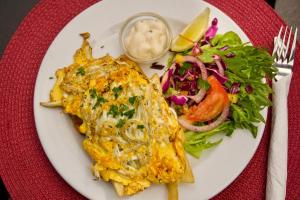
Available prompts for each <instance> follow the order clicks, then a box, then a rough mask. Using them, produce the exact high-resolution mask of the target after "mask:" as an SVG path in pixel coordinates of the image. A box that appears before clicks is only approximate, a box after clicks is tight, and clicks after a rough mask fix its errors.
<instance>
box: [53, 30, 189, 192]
mask: <svg viewBox="0 0 300 200" xmlns="http://www.w3.org/2000/svg"><path fill="white" fill-rule="evenodd" d="M83 37H84V42H83V45H82V47H81V49H79V50H77V52H76V54H75V56H74V63H73V64H72V65H70V66H69V67H66V68H64V69H59V70H58V71H57V73H56V76H57V81H56V84H55V85H54V88H53V90H52V91H51V100H52V101H61V102H62V106H63V109H64V112H65V113H68V114H70V115H73V116H76V117H77V118H79V119H80V122H81V123H80V124H79V125H78V129H79V131H80V132H81V133H83V134H85V139H84V141H83V148H84V149H85V150H86V151H87V153H88V154H89V155H90V157H91V158H92V159H93V162H94V163H93V166H92V170H93V172H94V174H95V176H97V177H101V178H102V179H103V180H104V181H113V182H117V183H118V184H121V185H122V186H123V187H124V194H126V195H131V194H134V193H136V192H138V191H141V190H143V189H145V188H147V187H149V186H150V185H151V183H171V182H176V181H178V180H180V178H181V177H182V175H183V174H184V171H185V166H186V165H185V162H186V160H185V158H184V150H183V147H182V145H181V143H182V140H181V136H180V133H181V131H180V130H181V128H180V126H179V124H178V122H177V120H176V116H175V115H174V113H173V112H172V111H170V109H169V107H168V105H167V103H166V102H165V100H164V98H163V96H162V92H161V89H160V83H159V78H158V76H156V75H155V76H154V77H152V78H151V79H148V78H147V77H146V76H145V75H144V74H143V72H142V71H141V69H140V68H139V67H138V66H137V65H136V64H135V63H134V62H132V61H130V60H128V58H126V57H124V56H121V57H120V58H118V59H114V58H112V57H110V56H105V57H102V58H99V59H94V58H93V56H92V55H91V48H90V47H89V44H88V42H87V38H88V35H86V34H83Z"/></svg>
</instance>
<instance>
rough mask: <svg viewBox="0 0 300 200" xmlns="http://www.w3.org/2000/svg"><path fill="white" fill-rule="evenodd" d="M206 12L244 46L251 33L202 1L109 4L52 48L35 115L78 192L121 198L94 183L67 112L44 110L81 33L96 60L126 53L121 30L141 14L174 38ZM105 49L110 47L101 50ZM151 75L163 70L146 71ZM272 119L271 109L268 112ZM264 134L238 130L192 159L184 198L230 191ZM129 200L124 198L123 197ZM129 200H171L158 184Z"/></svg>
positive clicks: (83, 16) (47, 146) (79, 20)
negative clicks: (157, 20) (154, 17)
mask: <svg viewBox="0 0 300 200" xmlns="http://www.w3.org/2000/svg"><path fill="white" fill-rule="evenodd" d="M205 7H210V9H211V18H212V17H217V18H218V20H219V32H220V33H222V32H226V31H229V30H232V31H234V32H236V33H238V34H239V35H240V37H241V38H242V40H243V41H249V39H248V38H247V36H246V35H245V33H244V32H243V31H242V30H241V29H240V28H239V27H238V25H236V24H235V23H234V21H233V20H231V19H230V18H229V17H228V16H226V15H225V14H224V13H222V12H221V11H220V10H218V9H217V8H215V7H214V6H212V5H210V4H208V3H206V2H203V1H201V0H184V1H183V0H122V1H121V0H103V1H101V2H99V3H97V4H95V5H93V6H91V7H90V8H88V9H86V10H85V11H83V12H82V13H80V14H79V15H78V16H76V17H75V18H74V19H73V20H72V21H71V22H70V23H69V24H68V25H67V26H66V27H65V28H64V29H63V30H62V31H61V32H60V33H59V34H58V36H57V37H56V38H55V40H54V41H53V43H52V44H51V46H50V47H49V49H48V51H47V53H46V55H45V57H44V59H43V62H42V64H41V67H40V71H39V73H38V77H37V80H36V86H35V93H34V115H35V122H36V127H37V131H38V135H39V138H40V141H41V143H42V146H43V148H44V150H45V152H46V154H47V156H48V158H49V160H50V162H51V163H52V165H53V166H54V167H55V169H56V170H57V171H58V173H59V174H60V175H61V176H62V177H63V178H64V179H65V180H66V181H67V182H68V183H69V184H70V185H71V186H72V187H73V188H74V189H76V190H77V191H78V192H80V193H81V194H83V195H84V196H86V197H87V198H89V199H109V200H112V199H119V198H118V197H117V195H116V193H115V191H114V189H113V187H112V186H111V185H110V184H109V183H105V182H103V181H94V180H93V178H94V177H93V176H92V173H91V170H90V166H91V160H90V158H89V156H88V155H87V154H86V153H85V151H84V150H83V149H82V146H81V142H82V139H83V137H82V136H81V135H80V134H78V133H77V131H76V130H75V129H74V127H73V124H72V122H71V120H70V119H69V117H68V116H66V115H65V114H63V113H62V111H61V109H48V108H44V107H41V106H40V105H39V102H41V101H47V100H48V98H49V92H50V90H51V88H52V86H53V84H54V82H55V79H53V80H50V79H49V77H50V76H54V74H55V71H56V70H57V69H58V68H60V67H63V66H68V65H69V64H71V63H72V59H73V54H74V52H75V50H76V49H77V48H79V47H80V45H81V43H82V39H81V38H80V37H79V33H82V32H90V33H91V35H92V36H93V38H92V45H93V46H94V49H93V52H94V55H95V56H100V55H105V54H106V53H110V54H111V55H113V56H115V57H117V56H118V55H119V54H120V53H121V50H120V47H119V43H118V31H119V28H120V24H121V23H122V22H124V20H125V19H126V18H128V17H129V16H131V15H134V14H136V13H138V12H143V11H150V12H155V13H158V14H160V15H162V16H163V17H165V18H166V19H167V21H168V22H169V23H170V25H171V27H172V29H173V34H174V35H175V34H177V33H178V32H179V30H181V29H182V27H183V26H184V25H185V24H187V23H189V22H190V21H191V20H192V19H193V18H194V17H195V16H196V15H197V14H198V13H199V12H200V11H202V10H203V9H204V8H205ZM102 45H104V48H100V47H101V46H102ZM145 72H146V74H148V75H149V74H152V73H154V72H159V71H155V70H153V71H151V70H147V69H146V70H145ZM262 114H263V116H264V117H265V118H266V114H267V110H266V109H265V110H263V112H262ZM263 130H264V124H262V123H261V124H259V128H258V136H257V138H256V139H253V138H252V136H251V134H250V133H249V132H248V131H243V130H236V131H235V132H234V134H233V136H232V137H231V138H225V140H224V141H223V142H222V144H221V145H219V146H218V147H216V148H214V149H212V150H209V151H207V152H205V153H204V154H203V156H202V157H201V159H199V160H196V159H194V158H192V157H189V159H190V162H191V164H192V168H193V172H194V176H195V179H196V182H195V183H194V184H181V185H180V199H197V200H199V199H208V198H211V197H212V196H214V195H216V194H217V193H219V192H220V191H222V190H223V189H224V188H226V187H227V186H228V185H229V184H230V183H231V182H232V181H233V180H234V179H235V178H236V177H238V176H239V174H240V173H241V172H242V170H243V169H244V168H245V167H246V165H247V164H248V162H249V161H250V160H251V158H252V156H253V154H254V153H255V151H256V149H257V147H258V144H259V142H260V140H261V136H262V133H263ZM123 199H124V198H123ZM126 199H143V200H147V199H156V200H159V199H167V192H166V188H165V187H164V186H163V185H153V186H151V187H150V188H148V189H146V190H145V191H144V192H140V193H138V194H136V195H134V196H132V197H128V198H126Z"/></svg>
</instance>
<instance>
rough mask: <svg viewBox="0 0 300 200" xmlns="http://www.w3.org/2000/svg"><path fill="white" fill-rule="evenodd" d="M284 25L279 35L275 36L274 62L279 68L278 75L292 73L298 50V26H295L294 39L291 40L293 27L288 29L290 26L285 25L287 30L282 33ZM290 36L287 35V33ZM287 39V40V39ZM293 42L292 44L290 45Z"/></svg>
mask: <svg viewBox="0 0 300 200" xmlns="http://www.w3.org/2000/svg"><path fill="white" fill-rule="evenodd" d="M282 30H283V26H281V28H280V30H279V33H278V35H277V37H275V38H274V49H273V53H272V56H273V57H274V62H275V64H276V67H277V68H278V75H279V78H280V76H286V75H290V74H291V73H292V67H293V65H294V56H295V51H296V40H297V32H298V29H297V27H296V28H295V33H294V39H293V41H292V42H291V36H292V32H293V27H291V28H290V29H289V30H288V27H285V31H284V34H283V38H282V37H281V35H282ZM288 32H289V34H288V38H286V37H287V33H288ZM286 40H287V41H286ZM290 44H291V45H290Z"/></svg>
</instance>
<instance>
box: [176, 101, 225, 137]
mask: <svg viewBox="0 0 300 200" xmlns="http://www.w3.org/2000/svg"><path fill="white" fill-rule="evenodd" d="M229 108H230V104H227V105H226V106H225V108H224V109H223V111H222V113H221V115H220V116H219V117H218V119H216V120H215V121H214V122H212V123H210V124H208V125H204V126H194V125H192V124H190V123H189V122H188V121H187V120H186V119H184V118H183V117H180V118H179V119H178V122H179V124H180V125H181V126H183V127H184V128H186V129H188V130H191V131H194V132H204V131H210V130H212V129H214V128H216V127H217V126H219V125H220V124H222V123H223V122H224V121H225V120H226V118H227V117H228V115H229Z"/></svg>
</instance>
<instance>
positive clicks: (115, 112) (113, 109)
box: [107, 105, 119, 117]
mask: <svg viewBox="0 0 300 200" xmlns="http://www.w3.org/2000/svg"><path fill="white" fill-rule="evenodd" d="M107 114H108V115H112V116H113V117H116V116H117V115H118V114H119V109H118V106H116V105H111V106H110V108H109V111H108V113H107Z"/></svg>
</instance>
